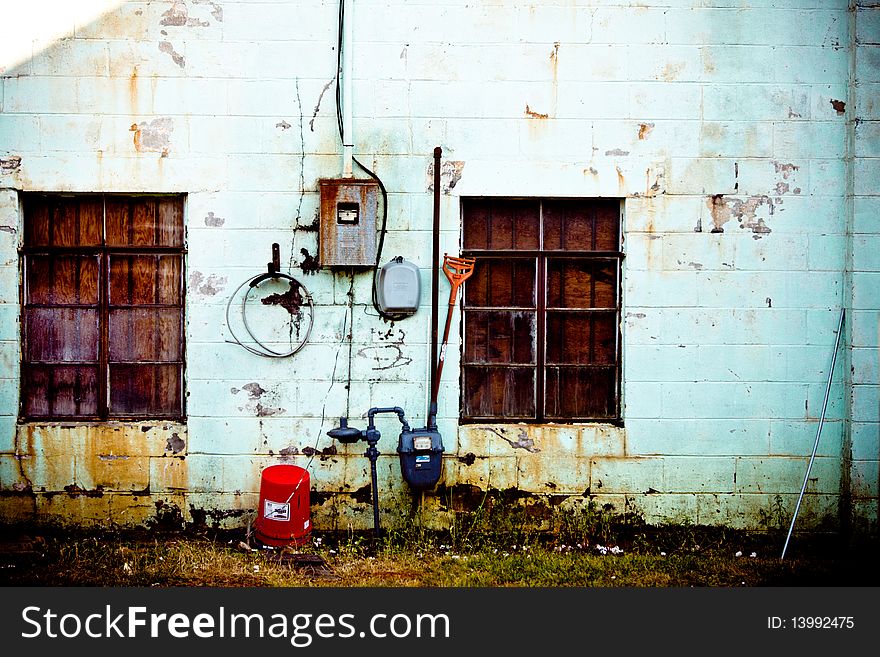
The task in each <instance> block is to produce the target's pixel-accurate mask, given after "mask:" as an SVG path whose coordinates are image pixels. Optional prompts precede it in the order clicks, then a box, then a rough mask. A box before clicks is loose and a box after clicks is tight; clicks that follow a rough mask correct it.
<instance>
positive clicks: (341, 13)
mask: <svg viewBox="0 0 880 657" xmlns="http://www.w3.org/2000/svg"><path fill="white" fill-rule="evenodd" d="M344 26H345V0H339V22H338V25H337V32H336V34H337V39H336V124H337V127H338V128H339V139H340V141H341V142H342V147H343V148H345V127H344V125H343V121H342V97H341V91H340V88H339V78H340V76H341V75H342V46H343V43H342V32H343V27H344ZM349 45H350V44H349ZM346 101H347V102H349V103H350V102H351V98H347V99H346ZM351 159H352V161H354V163H355V164H357V165H358V166H359V167H360V168H361V169H363V171H364V172H365V173H366V174H367V175H368V176H370V177H371V178H372V179H373V180H375V181H376V182H377V183H378V184H379V191H380V192H381V193H382V226H381V228H380V229H379V244H378V246H377V247H376V262H375V265H374V266H373V283H372V288H373V292H372V302H373V308H374V309H375V310H376V312H377V313H379V316H380V317H381V318H382V319H387V320H388V321H391V322H399V321H400V320H403V319H406V318H407V317H409V315H406V314H393V313H386V312H385V311H384V310H382V309H381V308H380V307H379V298H378V293H377V291H376V278H377V276H378V275H379V263H380V262H382V250H383V248H384V246H385V234H386V233H387V232H388V191H387V190H386V189H385V185H384V184H383V183H382V180H381V179H380V178H379V176H377V175H376V174H375V173H374V172H373V171H371V170H370V169H368V168H367V167H366V166H364V165H363V163H362V162H361V161H360V160H358V159H357V158H356V157H354V156H352V158H351Z"/></svg>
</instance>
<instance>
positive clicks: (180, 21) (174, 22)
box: [159, 1, 223, 27]
mask: <svg viewBox="0 0 880 657" xmlns="http://www.w3.org/2000/svg"><path fill="white" fill-rule="evenodd" d="M211 4H212V5H213V4H214V3H211ZM214 7H215V12H217V11H219V16H220V18H218V20H222V17H223V9H222V8H220V7H218V6H217V5H214ZM215 18H217V16H216V15H215ZM159 25H166V26H173V27H209V26H210V25H211V23H209V22H208V21H202V20H199V19H198V18H192V17H190V15H189V8H188V7H187V6H186V3H185V2H181V1H177V2H175V3H174V4H173V5H171V7H170V8H169V9H168V10H167V11H166V12H165V13H163V14H162V20H161V21H159Z"/></svg>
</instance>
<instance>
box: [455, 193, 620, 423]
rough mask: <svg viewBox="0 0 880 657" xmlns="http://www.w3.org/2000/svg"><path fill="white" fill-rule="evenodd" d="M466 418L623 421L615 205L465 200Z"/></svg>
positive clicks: (617, 214) (617, 212) (617, 215)
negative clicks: (470, 269)
mask: <svg viewBox="0 0 880 657" xmlns="http://www.w3.org/2000/svg"><path fill="white" fill-rule="evenodd" d="M462 221H463V228H464V235H463V237H464V252H463V255H466V256H469V257H472V258H475V259H476V266H475V269H474V273H473V275H472V276H471V277H470V278H469V279H468V280H467V282H466V283H465V286H464V302H463V311H464V353H463V359H462V378H463V394H462V418H463V419H464V420H469V421H487V420H500V419H505V420H515V421H526V422H528V421H534V422H544V421H548V422H554V421H570V420H602V421H614V420H619V419H620V330H619V327H620V262H621V258H622V257H623V255H622V253H621V252H620V202H619V201H617V200H608V199H605V200H597V199H593V200H580V199H578V200H573V199H565V200H561V199H552V200H534V199H529V200H518V199H485V198H475V199H463V200H462Z"/></svg>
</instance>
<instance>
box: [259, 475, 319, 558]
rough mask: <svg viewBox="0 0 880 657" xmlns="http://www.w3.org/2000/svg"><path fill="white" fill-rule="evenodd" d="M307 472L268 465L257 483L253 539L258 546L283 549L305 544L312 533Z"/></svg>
mask: <svg viewBox="0 0 880 657" xmlns="http://www.w3.org/2000/svg"><path fill="white" fill-rule="evenodd" d="M309 486H310V483H309V472H308V470H306V469H304V468H301V467H299V466H296V465H287V464H280V465H270V466H269V467H268V468H265V469H264V470H263V473H262V477H261V480H260V504H259V506H258V507H257V521H256V523H255V526H254V530H255V536H256V538H257V540H258V541H259V542H260V543H263V544H264V545H272V546H275V547H283V546H285V545H291V544H292V545H302V544H303V543H306V542H308V540H309V536H310V535H311V532H312V522H311V510H310V508H309Z"/></svg>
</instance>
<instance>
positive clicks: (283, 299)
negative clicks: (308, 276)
mask: <svg viewBox="0 0 880 657" xmlns="http://www.w3.org/2000/svg"><path fill="white" fill-rule="evenodd" d="M299 290H300V286H299V285H298V284H297V283H294V282H293V281H290V286H289V288H288V290H287V292H285V293H283V294H270V295H268V296H265V297H263V298H262V299H260V302H261V303H262V304H263V305H264V306H281V307H282V308H284V309H285V310H286V311H287V312H289V313H290V314H291V315H296V316H298V315H299V314H300V312H299V309H300V308H301V307H302V302H303V298H302V294H300V291H299Z"/></svg>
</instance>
